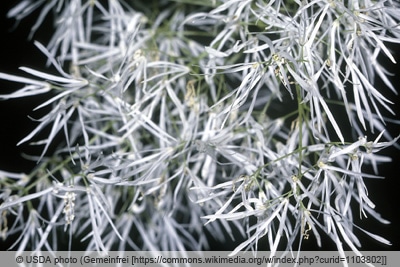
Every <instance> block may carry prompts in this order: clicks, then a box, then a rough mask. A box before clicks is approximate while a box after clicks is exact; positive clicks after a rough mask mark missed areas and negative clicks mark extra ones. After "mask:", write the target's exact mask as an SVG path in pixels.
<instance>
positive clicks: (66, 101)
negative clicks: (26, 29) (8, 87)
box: [0, 0, 400, 255]
mask: <svg viewBox="0 0 400 267" xmlns="http://www.w3.org/2000/svg"><path fill="white" fill-rule="evenodd" d="M36 9H40V15H39V17H38V19H37V23H36V24H35V25H34V26H33V27H32V36H34V31H36V30H38V29H40V26H41V24H42V23H43V21H44V19H45V17H46V16H48V15H49V14H50V13H52V14H53V17H54V32H53V35H52V38H51V40H50V41H49V42H48V44H41V43H38V42H35V44H36V46H37V48H38V50H39V51H40V52H41V53H43V54H44V55H45V56H46V57H47V59H48V64H49V65H52V66H53V69H54V70H55V71H54V72H52V73H44V72H41V71H38V70H35V69H32V68H27V67H21V68H20V70H21V71H23V72H25V74H26V76H25V75H22V76H15V75H11V74H6V73H0V78H1V79H5V80H9V81H13V82H16V83H21V84H23V87H22V88H21V89H19V90H17V91H15V92H13V93H10V94H8V95H4V94H3V95H0V98H1V99H5V100H6V99H13V98H21V97H29V96H34V95H39V94H44V93H47V94H49V95H50V97H49V98H46V100H45V101H44V102H43V103H42V104H41V105H39V106H38V107H37V108H36V109H44V110H47V111H48V113H47V114H46V115H45V116H43V117H41V118H38V119H37V121H38V123H37V127H36V128H35V129H34V130H33V131H32V132H31V133H29V134H28V135H27V136H26V137H25V138H24V139H23V140H21V142H20V143H24V142H31V143H32V144H35V145H41V146H42V147H43V152H42V154H41V155H37V156H32V159H33V160H35V161H37V162H38V166H37V167H36V168H35V169H34V170H33V171H32V172H31V173H28V174H16V173H9V172H7V171H1V172H0V186H1V192H0V199H1V202H0V203H1V205H0V211H1V217H0V226H1V234H2V237H3V238H7V236H9V235H13V234H16V233H18V234H20V235H21V236H20V238H19V239H18V240H17V241H16V242H15V244H14V245H13V248H16V249H18V250H19V251H23V250H25V249H28V248H29V249H32V250H57V248H58V247H57V245H58V242H57V239H58V236H59V235H60V231H59V229H62V230H63V231H64V232H65V234H66V235H67V236H68V237H69V239H70V242H71V240H72V239H73V238H74V237H78V236H81V237H82V236H83V239H82V240H83V241H85V242H87V247H86V249H87V250H97V251H100V252H104V251H108V250H113V249H114V250H115V249H118V250H121V251H123V250H129V249H135V250H151V251H157V250H170V251H181V252H182V253H184V251H185V250H204V249H208V248H209V237H208V236H210V235H212V236H213V237H214V238H215V239H217V240H220V241H224V240H227V239H238V240H240V245H238V246H237V248H236V249H235V250H234V251H232V253H231V254H232V255H233V254H235V253H237V252H238V251H240V250H249V249H251V250H257V249H258V243H259V242H258V241H259V240H260V239H261V238H264V239H263V240H265V242H266V243H267V244H268V249H269V250H271V252H272V253H273V254H274V253H275V252H276V251H277V250H279V249H282V248H283V249H285V250H286V251H297V250H299V249H301V244H302V242H303V240H305V239H309V238H310V239H312V240H315V241H316V242H317V244H318V245H320V246H321V245H322V244H321V236H328V237H329V238H330V239H332V240H333V242H334V243H335V244H336V247H337V250H338V251H339V253H340V254H341V255H343V253H344V249H345V248H344V247H343V243H345V244H346V246H348V247H349V248H351V249H352V250H353V251H354V252H356V253H357V254H359V253H360V252H359V251H358V249H359V247H360V246H361V244H360V242H359V240H358V238H357V236H356V235H355V234H354V229H355V228H357V229H360V230H361V232H364V233H365V234H367V235H369V236H371V237H372V238H374V239H376V240H378V241H380V242H383V243H385V244H389V243H390V242H389V241H387V240H385V239H384V238H382V237H380V236H378V235H376V234H374V233H370V232H368V231H367V230H363V229H362V226H360V225H356V224H355V223H354V220H353V219H354V217H355V216H357V217H360V218H363V217H366V216H371V217H374V218H376V219H377V220H378V221H380V222H382V223H388V222H387V221H386V220H385V219H383V218H381V217H380V215H379V214H378V213H377V212H376V211H375V210H374V207H375V206H374V204H373V202H372V201H371V200H370V199H369V198H368V191H367V188H366V186H365V184H364V180H365V179H371V178H372V179H375V178H380V176H378V174H377V173H375V174H369V173H364V172H363V168H362V167H363V166H364V165H372V166H373V169H374V171H375V172H377V165H378V164H379V163H381V162H387V161H390V158H388V157H386V156H384V155H382V154H377V153H378V152H379V151H380V150H382V149H384V148H386V147H389V146H397V144H396V142H397V139H398V138H397V137H392V135H391V134H393V133H389V132H387V131H385V125H386V123H389V122H391V121H393V119H390V118H387V117H386V116H390V114H392V115H394V112H393V111H392V108H391V106H392V104H393V103H392V102H391V101H390V100H389V99H387V98H386V96H384V95H383V93H382V92H381V91H380V90H379V89H378V88H376V87H375V86H374V83H375V81H376V80H377V79H381V80H382V81H383V82H384V83H385V84H386V86H387V87H388V88H390V89H391V90H392V91H393V92H394V93H395V92H396V89H395V88H394V87H393V86H392V84H391V83H390V80H389V78H388V76H389V73H388V72H387V71H386V70H385V68H384V66H382V64H381V63H380V61H379V59H380V57H382V56H384V57H387V58H389V59H390V61H392V62H393V63H396V62H395V58H394V56H393V55H392V54H391V51H390V49H389V48H388V47H387V45H388V44H389V43H392V44H398V43H400V26H399V23H400V20H399V18H400V16H399V15H400V5H399V3H398V2H396V1H391V0H386V1H385V0H377V1H369V0H353V1H344V0H315V1H297V0H292V1H283V0H275V1H262V0H256V1H250V0H240V1H238V0H210V1H207V0H204V1H197V0H193V1H191V0H188V1H186V0H175V1H156V2H151V3H147V5H146V4H145V3H142V2H141V1H128V0H125V1H116V0H108V1H97V0H90V1H82V0H65V1H56V0H51V1H45V0H42V1H33V0H22V1H20V2H19V4H18V5H16V6H15V7H14V8H13V9H12V10H10V11H9V13H8V15H9V16H10V17H12V18H15V19H16V20H21V19H23V18H24V17H26V16H28V15H29V14H30V13H31V12H33V11H34V10H36ZM338 114H346V115H347V118H343V115H338ZM349 126H351V131H352V132H351V134H350V135H345V134H344V132H347V130H346V131H345V130H344V128H350V127H349ZM42 132H46V133H48V134H46V136H45V137H44V138H43V139H41V138H42V137H43V134H41V133H42ZM60 135H61V136H63V141H62V142H59V141H57V142H56V141H55V140H56V136H60ZM349 136H351V137H349ZM371 140H373V141H371ZM53 146H54V147H56V148H57V149H56V150H55V152H54V153H49V148H50V147H53ZM355 204H356V205H355ZM11 218H12V219H11ZM10 222H12V223H10ZM311 236H312V238H311ZM295 244H297V245H296V246H295Z"/></svg>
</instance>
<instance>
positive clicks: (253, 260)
mask: <svg viewBox="0 0 400 267" xmlns="http://www.w3.org/2000/svg"><path fill="white" fill-rule="evenodd" d="M15 261H16V263H18V264H23V263H26V264H32V263H34V264H36V263H37V264H39V263H40V264H45V266H52V265H54V266H57V265H65V264H68V265H70V266H79V265H80V266H87V265H101V266H104V265H107V264H110V266H111V264H112V265H114V264H122V265H123V266H127V265H131V266H154V265H164V264H167V265H176V264H179V265H180V264H182V265H187V264H190V265H193V264H194V265H196V266H199V265H204V266H214V265H219V264H240V265H243V264H246V265H247V266H248V265H250V266H260V265H266V264H267V265H268V264H272V265H277V264H283V265H286V264H291V265H297V266H311V265H314V266H317V265H318V266H321V265H324V264H328V265H329V264H338V265H339V264H340V265H343V263H347V264H350V266H351V264H374V265H376V266H378V265H379V266H385V265H387V256H345V257H340V256H324V257H321V256H312V257H309V256H301V257H288V256H281V257H276V256H273V257H268V256H261V257H248V256H247V257H244V256H231V257H224V256H217V255H213V256H209V257H166V256H163V255H158V256H156V257H149V256H136V255H134V256H131V255H128V256H106V257H98V256H80V257H72V256H69V257H62V256H57V257H52V256H43V255H34V256H32V255H30V256H27V255H25V256H17V257H16V258H15ZM345 265H346V264H345Z"/></svg>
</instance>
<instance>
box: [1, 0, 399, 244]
mask: <svg viewBox="0 0 400 267" xmlns="http://www.w3.org/2000/svg"><path fill="white" fill-rule="evenodd" d="M13 2H14V3H13ZM15 3H16V1H0V21H1V24H0V36H1V41H0V72H6V73H10V74H23V73H22V72H21V71H19V70H18V67H20V66H28V67H33V68H36V69H38V70H45V69H46V65H45V64H46V58H45V57H44V56H43V55H42V54H41V53H40V52H39V51H38V49H37V48H36V47H35V46H34V45H33V40H28V39H27V36H28V35H29V32H30V28H31V26H32V25H33V24H34V23H35V21H36V18H37V16H38V12H35V13H34V14H33V16H30V17H28V18H26V19H24V20H23V21H22V22H20V23H19V24H18V25H17V24H16V22H15V21H14V20H12V19H7V18H6V14H7V11H8V10H9V9H10V8H11V7H12V6H14V5H15ZM52 31H53V28H52V22H51V18H47V19H46V21H45V23H44V25H42V27H41V28H40V29H39V31H38V32H37V33H36V34H35V35H34V37H33V39H34V40H37V41H39V42H41V43H43V44H47V41H48V40H49V38H50V37H51V34H52ZM391 47H392V48H393V50H394V51H395V52H397V54H396V59H397V61H398V62H399V63H398V64H397V65H393V64H389V60H387V59H382V62H384V63H385V64H386V65H387V68H388V70H389V71H390V72H391V73H393V74H394V76H393V77H392V80H393V83H394V85H395V86H397V87H398V88H399V91H400V66H399V65H400V45H398V46H397V47H395V46H391ZM47 71H48V70H47ZM20 86H22V85H19V84H14V83H11V82H6V81H3V80H0V94H7V93H10V92H12V91H14V90H16V89H18V88H20ZM377 88H379V89H380V90H382V91H383V92H385V93H384V94H385V95H386V96H387V97H388V98H389V99H391V100H393V102H395V103H396V104H395V106H394V109H395V110H396V114H397V118H398V119H400V117H399V115H398V114H400V109H399V107H400V97H399V95H394V94H393V93H392V92H391V91H390V90H388V89H387V88H385V86H384V85H383V84H382V83H381V82H380V81H377ZM47 97H48V96H46V95H42V96H35V97H30V98H29V99H16V100H9V101H1V100H0V170H5V171H10V172H29V171H30V170H32V169H33V168H35V165H36V163H35V162H32V161H30V160H27V159H26V158H24V156H23V155H24V154H28V155H38V154H40V152H41V148H40V147H39V148H37V147H33V146H29V145H27V144H22V145H20V146H16V144H17V143H18V142H19V141H20V140H21V139H22V138H23V137H25V135H26V134H27V133H29V132H30V131H31V130H33V129H34V127H35V126H36V125H37V124H36V123H35V122H34V121H32V120H31V119H30V118H29V117H28V116H31V117H33V118H35V119H38V118H40V117H41V116H42V115H43V114H45V113H43V111H42V112H41V111H40V110H39V111H35V112H33V111H32V110H33V109H34V108H35V107H36V106H37V105H39V104H40V103H42V102H43V99H44V98H47ZM349 130H350V129H349ZM387 130H388V131H389V132H391V133H392V135H393V136H397V135H399V134H400V126H399V125H388V126H387ZM382 152H383V153H384V154H386V155H390V156H391V157H392V159H393V161H392V162H391V163H387V164H382V165H380V166H379V171H380V175H382V176H385V177H386V178H385V179H384V180H368V181H367V182H366V184H367V186H368V190H369V196H370V198H371V199H372V201H373V202H374V203H375V204H376V210H377V211H378V212H379V213H381V215H382V217H383V218H385V219H388V220H390V221H391V222H392V223H391V224H390V225H382V224H380V223H378V222H376V221H375V220H374V219H373V218H367V219H365V218H364V219H363V220H362V221H358V223H359V225H361V226H362V227H365V229H367V230H369V231H371V232H373V233H376V234H379V235H381V236H383V237H384V238H386V239H388V240H390V241H391V242H392V244H393V245H392V246H385V245H382V244H379V243H378V242H376V241H374V240H372V239H370V238H368V237H367V236H366V235H363V234H361V233H360V231H358V232H357V233H358V234H359V235H358V236H359V238H360V241H361V244H363V247H362V248H361V250H378V251H379V250H396V251H400V218H399V217H400V216H399V213H400V150H397V149H396V148H390V149H387V150H384V151H382ZM365 171H370V170H368V169H367V168H366V169H365ZM0 190H2V188H0ZM357 212H358V211H355V213H357ZM355 217H357V215H355ZM13 241H15V240H13V238H12V237H11V238H8V239H7V240H2V239H0V248H1V249H2V250H6V249H7V248H8V247H9V246H10V245H11V244H12V243H13ZM76 244H79V241H78V242H76ZM303 244H304V249H305V250H335V246H334V245H333V243H332V242H330V241H328V240H327V242H325V243H324V246H323V247H322V248H318V247H317V246H316V245H315V242H314V240H313V239H312V238H310V240H308V241H307V240H305V242H304V243H303ZM234 246H235V243H234V242H229V243H227V244H216V243H213V246H212V248H211V249H213V250H232V249H233V248H234ZM264 249H265V250H267V249H268V248H264ZM76 250H79V248H78V247H77V248H76Z"/></svg>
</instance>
